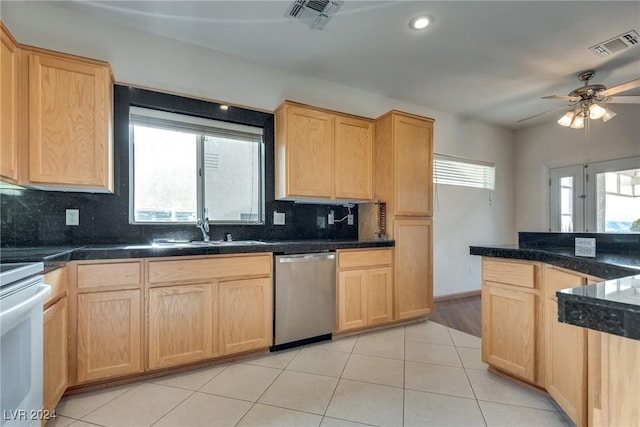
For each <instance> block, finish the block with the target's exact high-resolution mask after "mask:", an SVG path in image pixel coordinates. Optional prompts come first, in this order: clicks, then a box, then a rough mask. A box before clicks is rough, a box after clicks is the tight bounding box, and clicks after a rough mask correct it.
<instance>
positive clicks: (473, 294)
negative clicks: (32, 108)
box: [433, 289, 480, 302]
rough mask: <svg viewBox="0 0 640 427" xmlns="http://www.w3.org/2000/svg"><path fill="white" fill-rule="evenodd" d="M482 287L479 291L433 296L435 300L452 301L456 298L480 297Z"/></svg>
mask: <svg viewBox="0 0 640 427" xmlns="http://www.w3.org/2000/svg"><path fill="white" fill-rule="evenodd" d="M479 296H480V289H478V290H477V291H467V292H458V293H457V294H448V295H440V296H439V297H433V302H442V301H451V300H455V299H462V298H470V297H479Z"/></svg>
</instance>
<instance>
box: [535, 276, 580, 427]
mask: <svg viewBox="0 0 640 427" xmlns="http://www.w3.org/2000/svg"><path fill="white" fill-rule="evenodd" d="M543 277H544V279H543V288H544V294H545V298H544V303H543V304H544V311H545V316H544V319H543V322H544V331H545V334H544V343H545V359H544V362H545V381H544V386H545V388H546V389H547V392H548V393H549V395H551V397H552V398H553V399H554V400H555V401H556V402H557V403H558V405H560V407H561V408H562V409H563V410H564V412H565V413H566V414H567V415H568V416H569V418H571V420H572V421H573V422H574V423H575V424H576V425H577V426H584V425H586V419H587V411H586V403H587V371H586V369H587V366H586V365H587V363H586V357H587V330H586V329H584V328H580V327H577V326H573V325H568V324H566V323H561V322H559V321H558V302H557V297H556V295H555V293H556V291H558V290H560V289H565V288H574V287H578V286H582V285H584V284H585V283H586V277H585V276H584V275H582V274H580V273H576V272H571V271H567V270H562V269H559V268H556V267H552V266H550V265H545V266H544V275H543Z"/></svg>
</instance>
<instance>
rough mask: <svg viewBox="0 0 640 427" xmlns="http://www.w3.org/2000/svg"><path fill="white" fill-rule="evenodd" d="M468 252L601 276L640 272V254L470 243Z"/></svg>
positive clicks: (603, 277) (614, 277)
mask: <svg viewBox="0 0 640 427" xmlns="http://www.w3.org/2000/svg"><path fill="white" fill-rule="evenodd" d="M469 248H470V251H469V252H470V253H471V255H481V256H486V257H496V258H512V259H523V260H528V261H540V262H544V263H546V264H551V265H555V266H556V267H562V268H566V269H569V270H574V271H578V272H580V273H585V274H589V275H591V276H595V277H600V278H602V279H618V278H620V277H626V276H630V275H633V274H639V273H640V254H633V253H615V252H608V253H604V252H596V257H595V258H587V257H577V256H575V255H574V252H573V251H572V250H571V249H569V248H553V247H545V248H527V247H520V246H519V245H495V246H470V247H469Z"/></svg>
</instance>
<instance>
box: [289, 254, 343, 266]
mask: <svg viewBox="0 0 640 427" xmlns="http://www.w3.org/2000/svg"><path fill="white" fill-rule="evenodd" d="M332 259H336V254H300V255H289V256H283V257H279V258H278V262H279V263H280V264H286V263H292V262H306V261H321V260H332Z"/></svg>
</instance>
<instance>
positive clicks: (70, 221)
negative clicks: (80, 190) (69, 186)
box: [66, 209, 80, 225]
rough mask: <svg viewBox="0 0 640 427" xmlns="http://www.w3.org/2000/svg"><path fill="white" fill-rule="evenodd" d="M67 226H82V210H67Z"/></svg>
mask: <svg viewBox="0 0 640 427" xmlns="http://www.w3.org/2000/svg"><path fill="white" fill-rule="evenodd" d="M66 224H67V225H80V210H78V209H67V210H66Z"/></svg>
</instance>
